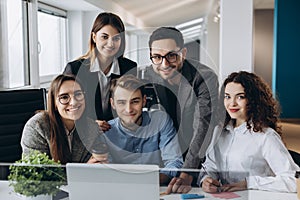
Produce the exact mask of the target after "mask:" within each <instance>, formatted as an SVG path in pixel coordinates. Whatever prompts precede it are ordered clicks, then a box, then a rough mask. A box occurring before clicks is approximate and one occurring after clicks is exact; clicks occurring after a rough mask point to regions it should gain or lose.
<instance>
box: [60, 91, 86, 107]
mask: <svg viewBox="0 0 300 200" xmlns="http://www.w3.org/2000/svg"><path fill="white" fill-rule="evenodd" d="M57 98H58V101H59V103H61V104H62V105H67V104H68V103H69V102H70V100H71V96H70V95H69V94H62V95H59V96H58V97H57ZM73 98H74V99H75V100H76V101H82V100H83V99H84V92H83V91H76V92H74V94H73Z"/></svg>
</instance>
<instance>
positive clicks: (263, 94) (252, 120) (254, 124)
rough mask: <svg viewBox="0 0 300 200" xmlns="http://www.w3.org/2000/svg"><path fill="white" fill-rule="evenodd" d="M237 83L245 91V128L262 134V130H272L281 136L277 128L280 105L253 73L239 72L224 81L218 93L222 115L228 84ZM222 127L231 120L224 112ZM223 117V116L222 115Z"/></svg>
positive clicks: (261, 80) (269, 89)
mask: <svg viewBox="0 0 300 200" xmlns="http://www.w3.org/2000/svg"><path fill="white" fill-rule="evenodd" d="M231 82H234V83H239V84H241V85H242V86H243V88H244V90H245V97H246V99H247V105H246V107H247V111H246V115H247V120H246V122H247V128H248V129H251V128H253V131H254V132H263V129H264V128H267V127H270V128H272V129H274V130H275V131H276V132H277V133H278V134H279V135H280V136H281V135H282V131H281V126H279V125H278V124H279V115H280V105H279V102H278V101H277V100H276V99H275V98H274V97H273V94H272V90H271V88H270V87H269V85H267V83H266V82H265V81H264V80H263V79H262V78H260V77H259V76H257V75H256V74H254V73H250V72H246V71H240V72H234V73H232V74H230V75H229V76H228V77H227V78H226V79H225V81H224V83H223V85H222V88H221V92H220V103H219V105H220V108H221V111H222V112H223V113H224V112H226V110H225V107H224V91H225V87H226V85H227V84H228V83H231ZM225 115H226V117H225V122H224V127H225V126H226V125H227V124H228V123H229V122H230V121H231V120H232V119H231V117H230V116H229V114H228V113H227V112H226V114H225ZM223 116H224V115H223Z"/></svg>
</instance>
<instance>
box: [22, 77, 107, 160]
mask: <svg viewBox="0 0 300 200" xmlns="http://www.w3.org/2000/svg"><path fill="white" fill-rule="evenodd" d="M85 105H86V102H85V94H84V91H83V90H82V85H81V83H80V82H79V81H78V80H75V77H74V76H67V75H59V76H57V77H56V78H55V79H54V80H53V81H52V83H51V86H50V89H49V92H48V99H47V110H45V111H40V112H38V113H37V114H36V115H34V116H33V117H32V118H31V119H29V120H28V122H27V123H26V125H25V127H24V129H23V134H22V139H21V146H22V150H23V153H25V154H27V153H29V152H30V150H32V149H34V150H39V151H40V152H43V153H46V154H47V155H49V156H50V157H51V158H53V159H54V160H55V161H58V160H59V161H60V162H61V163H62V164H65V163H67V162H88V163H95V162H97V161H96V160H95V159H94V158H93V157H92V156H91V153H90V152H91V150H92V146H93V143H94V141H97V140H98V139H101V138H99V137H100V136H101V135H102V132H101V131H100V129H99V126H98V125H97V123H95V122H94V120H91V119H89V118H87V117H86V114H85ZM105 159H106V158H103V160H101V161H105Z"/></svg>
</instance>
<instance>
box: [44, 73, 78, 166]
mask: <svg viewBox="0 0 300 200" xmlns="http://www.w3.org/2000/svg"><path fill="white" fill-rule="evenodd" d="M70 80H71V81H74V83H75V82H76V83H78V84H79V85H80V87H81V89H83V87H82V84H81V83H80V81H79V80H78V79H76V78H75V77H74V76H72V75H63V74H62V75H58V76H57V77H56V78H55V79H54V80H53V81H52V83H51V86H50V89H49V92H48V100H47V108H48V110H47V113H48V117H49V121H50V154H51V157H52V158H53V159H54V160H55V161H58V160H59V161H60V162H61V163H62V164H65V163H67V162H68V161H71V159H72V156H71V152H70V149H69V144H68V138H67V135H66V130H65V126H64V123H63V121H62V119H61V116H60V114H59V112H58V110H57V109H56V103H55V102H56V98H57V95H58V92H59V89H60V87H61V86H62V84H63V83H64V82H65V81H70ZM81 118H82V116H81Z"/></svg>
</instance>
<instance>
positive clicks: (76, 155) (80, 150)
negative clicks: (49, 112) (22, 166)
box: [21, 113, 99, 163]
mask: <svg viewBox="0 0 300 200" xmlns="http://www.w3.org/2000/svg"><path fill="white" fill-rule="evenodd" d="M91 121H92V120H91ZM49 124H50V122H49V120H48V117H45V114H44V113H37V114H36V115H34V116H33V117H32V118H30V119H29V120H28V121H27V123H26V124H25V126H24V129H23V133H22V138H21V146H22V150H23V153H24V154H27V153H28V152H29V151H30V150H31V149H35V150H38V151H40V152H44V153H46V154H47V155H49V157H50V158H51V155H50V126H49ZM90 127H94V130H96V131H97V130H98V129H99V127H98V125H97V124H96V123H95V124H93V123H91V124H89V129H90ZM87 132H88V131H87ZM92 132H93V131H90V133H92ZM62 134H65V133H62ZM88 138H90V137H88ZM86 144H87V143H86V141H85V140H84V136H83V133H79V134H78V131H77V129H75V130H74V132H73V140H72V151H71V153H72V160H71V162H79V163H85V162H87V161H88V160H89V158H90V157H91V154H90V152H89V151H88V150H87V147H86V146H87V145H86Z"/></svg>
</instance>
